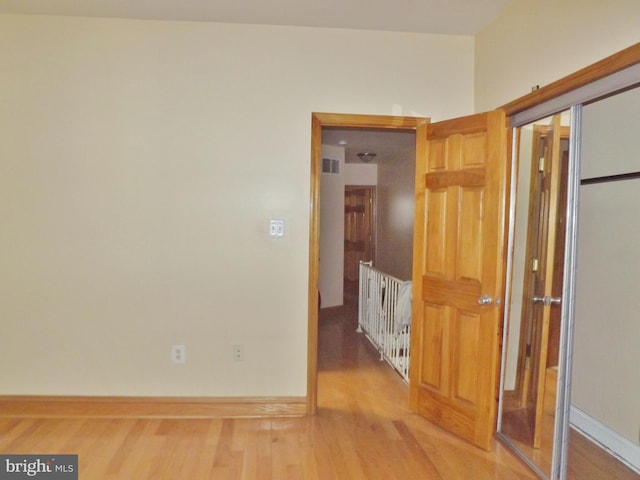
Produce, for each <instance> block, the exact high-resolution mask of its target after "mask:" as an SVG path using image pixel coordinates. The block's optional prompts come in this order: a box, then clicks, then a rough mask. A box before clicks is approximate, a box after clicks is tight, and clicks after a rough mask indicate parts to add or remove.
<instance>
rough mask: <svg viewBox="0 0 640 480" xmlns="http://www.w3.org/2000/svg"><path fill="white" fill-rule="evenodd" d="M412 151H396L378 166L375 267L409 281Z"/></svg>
mask: <svg viewBox="0 0 640 480" xmlns="http://www.w3.org/2000/svg"><path fill="white" fill-rule="evenodd" d="M415 158H416V154H415V150H414V149H411V150H410V151H408V152H399V153H398V154H397V155H395V156H394V157H393V158H391V159H386V160H385V161H383V162H381V163H380V164H379V165H378V189H377V205H378V221H377V225H378V227H377V240H376V264H377V268H378V269H380V270H382V271H383V272H385V273H388V274H390V275H393V276H395V277H397V278H399V279H400V280H411V273H412V268H411V267H412V261H413V220H414V218H413V212H414V205H415V198H414V185H415Z"/></svg>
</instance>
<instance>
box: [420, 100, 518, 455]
mask: <svg viewBox="0 0 640 480" xmlns="http://www.w3.org/2000/svg"><path fill="white" fill-rule="evenodd" d="M506 133H507V128H506V120H505V115H504V113H503V112H502V111H493V112H488V113H482V114H477V115H472V116H469V117H464V118H458V119H453V120H448V121H444V122H439V123H433V124H430V125H428V126H425V127H424V128H421V129H418V131H417V134H418V135H426V138H427V142H426V151H419V152H417V159H418V160H417V167H416V168H417V170H416V214H415V215H416V217H415V226H414V231H415V234H414V235H415V236H414V272H413V280H414V290H413V298H414V302H413V303H414V307H413V321H412V322H413V325H412V346H411V351H412V355H413V358H412V365H411V378H410V395H411V397H410V402H411V406H412V409H413V410H414V411H417V412H418V413H419V414H420V415H422V416H424V417H425V418H427V419H429V420H430V421H432V422H434V423H436V424H438V425H440V426H442V427H443V428H445V429H447V430H449V431H451V432H453V433H455V434H457V435H458V436H460V437H462V438H464V439H466V440H468V441H470V442H472V443H474V444H475V445H477V446H479V447H481V448H483V449H486V450H490V449H491V448H492V446H493V440H492V438H493V434H494V432H495V420H496V406H497V378H498V365H499V351H500V349H499V346H500V342H499V340H500V336H499V335H500V319H501V312H502V299H501V297H502V296H503V293H502V292H503V287H504V285H503V277H504V275H503V274H504V271H503V268H504V267H503V261H504V244H505V242H504V231H505V230H504V228H505V225H504V219H505V198H506V184H507V181H506V170H507V161H506V157H507V147H506V137H507V135H506Z"/></svg>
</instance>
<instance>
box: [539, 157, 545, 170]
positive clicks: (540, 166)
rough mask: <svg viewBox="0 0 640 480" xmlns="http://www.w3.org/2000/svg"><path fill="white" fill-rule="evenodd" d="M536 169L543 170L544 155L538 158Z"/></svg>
mask: <svg viewBox="0 0 640 480" xmlns="http://www.w3.org/2000/svg"><path fill="white" fill-rule="evenodd" d="M538 171H539V172H544V157H540V158H539V159H538Z"/></svg>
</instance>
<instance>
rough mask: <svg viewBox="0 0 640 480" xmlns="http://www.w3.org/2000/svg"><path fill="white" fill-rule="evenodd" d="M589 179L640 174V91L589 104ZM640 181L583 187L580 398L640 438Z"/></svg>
mask: <svg viewBox="0 0 640 480" xmlns="http://www.w3.org/2000/svg"><path fill="white" fill-rule="evenodd" d="M582 118H583V123H582V136H581V138H582V144H581V164H582V167H581V177H582V178H594V177H600V176H606V175H615V174H620V173H630V172H637V171H639V170H640V164H639V162H638V126H640V89H639V88H636V89H635V90H632V91H628V92H625V93H623V94H619V95H616V96H613V97H610V98H608V99H605V100H603V101H600V102H596V103H594V104H591V105H587V106H585V107H584V110H583V115H582ZM638 192H640V180H638V179H637V180H627V181H619V182H611V183H600V184H594V185H584V186H582V187H581V188H580V210H579V237H578V273H577V281H576V284H577V291H576V320H575V337H574V355H573V363H574V369H573V378H572V391H571V399H572V403H573V404H574V405H575V406H576V407H578V408H579V409H580V410H582V411H583V412H585V413H586V414H588V415H589V416H591V417H593V418H595V419H596V420H598V421H599V422H601V423H603V424H605V425H607V426H608V427H609V428H611V429H612V430H613V431H615V432H616V433H618V434H620V435H622V436H623V437H625V438H626V439H628V440H629V441H631V442H633V443H634V444H636V445H638V444H640V441H639V439H638V434H639V432H640V383H639V382H638V378H639V377H638V365H640V349H639V348H638V339H640V322H639V321H638V312H639V311H640V297H639V296H638V285H640V254H639V252H638V238H640V218H639V216H638Z"/></svg>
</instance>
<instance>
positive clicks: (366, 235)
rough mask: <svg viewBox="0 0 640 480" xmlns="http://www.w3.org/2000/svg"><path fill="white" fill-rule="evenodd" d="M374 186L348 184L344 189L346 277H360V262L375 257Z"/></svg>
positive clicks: (354, 279) (354, 278) (355, 279)
mask: <svg viewBox="0 0 640 480" xmlns="http://www.w3.org/2000/svg"><path fill="white" fill-rule="evenodd" d="M373 188H374V187H354V186H347V187H345V191H344V278H345V280H346V281H348V282H354V281H357V280H358V277H359V263H360V262H361V261H362V262H368V261H370V260H371V259H372V258H373Z"/></svg>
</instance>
